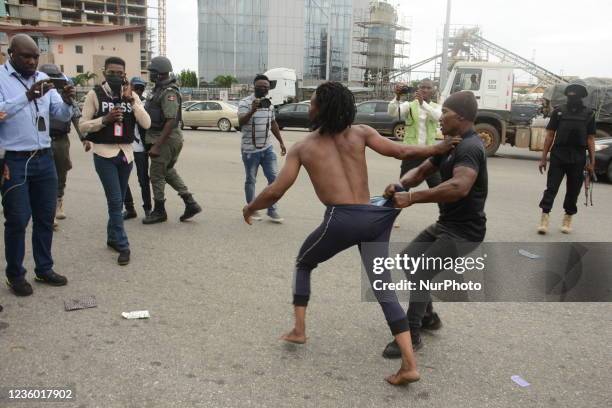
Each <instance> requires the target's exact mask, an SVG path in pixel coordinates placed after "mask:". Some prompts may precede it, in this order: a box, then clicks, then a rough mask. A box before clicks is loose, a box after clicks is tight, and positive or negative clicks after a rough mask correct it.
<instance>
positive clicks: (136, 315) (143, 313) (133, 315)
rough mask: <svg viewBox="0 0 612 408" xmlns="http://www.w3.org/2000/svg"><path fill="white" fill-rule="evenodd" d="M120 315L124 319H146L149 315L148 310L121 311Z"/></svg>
mask: <svg viewBox="0 0 612 408" xmlns="http://www.w3.org/2000/svg"><path fill="white" fill-rule="evenodd" d="M121 316H123V317H124V318H126V319H148V318H149V317H151V316H150V315H149V311H148V310H137V311H135V312H123V313H121Z"/></svg>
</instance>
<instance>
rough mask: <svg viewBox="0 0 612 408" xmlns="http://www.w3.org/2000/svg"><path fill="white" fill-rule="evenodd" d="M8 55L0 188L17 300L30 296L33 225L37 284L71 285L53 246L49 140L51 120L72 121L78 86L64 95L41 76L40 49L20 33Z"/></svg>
mask: <svg viewBox="0 0 612 408" xmlns="http://www.w3.org/2000/svg"><path fill="white" fill-rule="evenodd" d="M8 54H9V56H10V59H9V61H7V62H6V63H5V64H4V65H3V66H1V67H0V112H4V113H6V118H5V119H4V120H3V121H2V122H0V149H4V150H5V151H6V153H5V158H4V160H5V166H6V169H7V172H5V174H4V176H3V177H4V183H3V185H2V204H3V206H4V218H5V220H6V221H5V223H4V248H5V256H6V276H7V284H8V286H9V287H10V288H11V289H12V291H13V292H14V293H15V294H16V295H17V296H29V295H31V294H32V286H31V285H30V284H29V283H28V282H27V281H26V279H25V274H26V270H25V269H24V267H23V258H24V255H25V230H26V227H27V225H28V222H29V221H30V217H32V220H33V227H32V249H33V252H34V262H35V264H36V268H35V273H36V281H37V282H41V283H46V284H49V285H52V286H63V285H66V283H67V282H68V281H67V279H66V278H65V277H64V276H61V275H59V274H57V273H55V272H54V271H53V258H52V256H51V242H52V240H53V220H54V216H55V206H56V197H57V174H56V171H55V165H54V163H53V154H52V152H51V138H50V137H49V128H50V118H55V119H58V120H62V121H69V120H70V118H71V116H72V107H71V105H70V103H71V98H73V97H74V95H75V92H74V87H72V86H67V87H65V88H64V89H63V90H61V96H60V93H58V91H57V90H55V89H53V85H52V84H51V83H50V81H49V77H48V76H47V75H46V74H44V73H41V72H38V71H37V70H36V68H37V67H38V57H39V54H40V52H39V50H38V47H37V45H36V43H35V42H34V40H33V39H32V38H30V37H29V36H27V35H25V34H18V35H16V36H15V37H13V39H12V40H11V43H10V48H9V50H8Z"/></svg>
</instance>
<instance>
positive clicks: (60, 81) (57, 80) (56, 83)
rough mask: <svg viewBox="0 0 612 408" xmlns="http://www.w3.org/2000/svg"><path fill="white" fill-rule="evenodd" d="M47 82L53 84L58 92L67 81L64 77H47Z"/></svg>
mask: <svg viewBox="0 0 612 408" xmlns="http://www.w3.org/2000/svg"><path fill="white" fill-rule="evenodd" d="M49 82H51V83H52V84H53V86H54V87H55V89H57V90H58V92H60V91H61V90H62V89H64V87H65V86H66V85H68V81H66V80H65V79H64V78H49Z"/></svg>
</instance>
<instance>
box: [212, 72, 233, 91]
mask: <svg viewBox="0 0 612 408" xmlns="http://www.w3.org/2000/svg"><path fill="white" fill-rule="evenodd" d="M237 83H238V80H237V79H236V77H234V76H232V75H219V76H218V77H216V78H215V84H217V85H218V86H220V87H221V88H231V87H232V84H237Z"/></svg>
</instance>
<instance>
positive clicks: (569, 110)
mask: <svg viewBox="0 0 612 408" xmlns="http://www.w3.org/2000/svg"><path fill="white" fill-rule="evenodd" d="M565 95H566V96H567V104H565V105H563V106H560V107H558V108H556V109H555V110H553V112H552V114H551V117H550V122H548V126H547V127H546V131H547V132H546V140H545V141H544V149H543V151H542V160H541V161H540V165H539V168H540V173H542V172H543V171H544V170H546V158H547V156H548V152H550V168H549V169H548V175H547V180H546V190H545V191H544V196H543V197H542V201H540V208H541V209H542V218H541V220H540V226H539V227H538V233H539V234H546V233H547V232H548V222H549V215H550V210H551V209H552V207H553V203H554V201H555V197H556V196H557V192H558V191H559V186H560V185H561V182H562V181H563V177H564V176H566V177H567V191H566V193H565V201H564V202H563V209H564V210H565V215H564V216H563V224H562V226H561V232H563V233H564V234H569V233H570V232H571V231H572V216H573V215H574V214H576V213H577V212H578V207H577V205H576V204H577V203H578V196H579V195H580V190H581V189H582V182H583V181H584V172H585V171H586V172H588V173H590V174H593V169H594V168H595V133H596V132H597V129H596V127H595V113H594V112H593V110H592V109H589V108H587V107H586V106H584V103H583V101H582V100H583V98H585V97H587V96H588V91H587V89H586V87H585V86H584V82H582V81H580V80H577V81H575V82H573V83H572V84H570V85H568V86H567V88H566V89H565ZM587 150H588V151H589V158H590V160H589V161H588V162H587V160H586V151H587Z"/></svg>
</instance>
